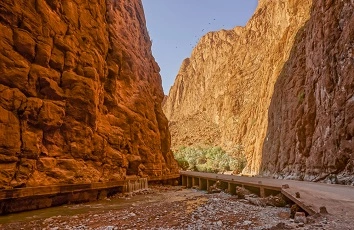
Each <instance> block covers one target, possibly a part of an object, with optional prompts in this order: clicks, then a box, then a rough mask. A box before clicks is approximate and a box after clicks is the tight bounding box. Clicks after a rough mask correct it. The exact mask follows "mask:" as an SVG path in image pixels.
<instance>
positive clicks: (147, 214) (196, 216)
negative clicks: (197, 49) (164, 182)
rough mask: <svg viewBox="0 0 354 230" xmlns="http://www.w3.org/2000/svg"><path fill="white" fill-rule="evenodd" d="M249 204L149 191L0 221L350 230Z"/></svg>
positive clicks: (102, 227)
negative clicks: (292, 216) (291, 216)
mask: <svg viewBox="0 0 354 230" xmlns="http://www.w3.org/2000/svg"><path fill="white" fill-rule="evenodd" d="M254 199H255V198H253V199H247V197H246V199H237V196H231V195H229V194H226V193H223V192H220V193H214V194H207V193H206V192H204V191H198V190H195V189H184V188H182V187H162V186H152V187H150V189H148V190H144V191H140V192H138V193H135V194H125V195H118V196H116V197H111V198H109V199H105V200H102V201H98V202H94V203H89V204H79V205H67V206H63V207H57V208H49V209H44V210H38V211H35V212H28V213H22V214H13V215H10V216H5V217H1V218H0V229H39V230H60V229H67V230H79V229H81V230H88V229H99V230H116V229H117V230H118V229H124V230H127V229H255V230H257V229H259V230H261V229H264V230H278V229H279V230H280V229H311V230H312V229H351V226H350V224H348V223H340V222H338V221H337V220H336V219H335V218H333V217H331V216H328V215H327V216H326V215H323V216H317V217H307V218H303V219H304V220H301V218H300V219H295V220H294V219H291V218H290V207H284V208H278V207H270V206H266V207H263V206H259V205H255V204H254V203H255V202H254ZM252 203H253V204H252ZM299 220H300V221H299ZM303 222H305V223H303Z"/></svg>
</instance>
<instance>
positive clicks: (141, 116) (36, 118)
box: [0, 0, 177, 188]
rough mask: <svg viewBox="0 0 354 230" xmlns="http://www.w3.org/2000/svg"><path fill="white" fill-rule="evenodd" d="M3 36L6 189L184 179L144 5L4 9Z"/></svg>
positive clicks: (100, 2) (0, 95)
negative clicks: (175, 153) (135, 177)
mask: <svg viewBox="0 0 354 230" xmlns="http://www.w3.org/2000/svg"><path fill="white" fill-rule="evenodd" d="M0 31H1V33H0V48H1V49H0V169H1V170H0V187H3V188H9V187H22V186H39V185H52V184H64V183H90V182H98V181H114V180H120V179H124V178H125V177H126V176H127V175H139V176H150V177H157V178H159V177H163V176H169V175H172V174H174V173H176V172H177V164H176V162H175V160H174V159H173V155H172V153H171V150H170V134H169V131H168V123H167V119H166V118H165V116H164V114H163V112H162V109H161V102H162V100H163V97H164V95H163V91H162V87H161V78H160V75H159V67H158V65H157V63H156V62H155V60H154V58H153V56H152V53H151V41H150V38H149V35H148V32H147V29H146V25H145V16H144V12H143V8H142V3H141V1H140V0H133V1H131V0H130V1H128V0H122V1H114V0H90V1H83V0H73V1H56V0H54V1H52V0H50V1H49V0H36V1H34V0H18V1H17V0H16V1H13V0H2V1H1V2H0Z"/></svg>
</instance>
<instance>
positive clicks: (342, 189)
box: [181, 171, 354, 221]
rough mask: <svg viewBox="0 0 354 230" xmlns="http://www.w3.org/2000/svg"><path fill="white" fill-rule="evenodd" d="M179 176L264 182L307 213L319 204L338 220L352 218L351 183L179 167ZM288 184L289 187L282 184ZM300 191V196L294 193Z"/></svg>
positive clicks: (353, 192) (257, 184)
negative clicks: (246, 174)
mask: <svg viewBox="0 0 354 230" xmlns="http://www.w3.org/2000/svg"><path fill="white" fill-rule="evenodd" d="M181 175H182V176H188V177H198V178H205V179H212V180H220V181H229V182H231V181H232V182H234V183H239V184H246V185H253V186H255V187H260V186H266V187H274V188H278V189H279V190H281V192H282V193H283V194H284V195H286V196H287V197H289V198H291V199H292V200H293V201H295V203H297V204H301V205H300V206H304V207H305V209H307V210H306V211H307V212H309V213H310V214H314V213H319V212H320V207H323V206H324V207H326V209H327V211H328V213H329V214H330V215H333V216H335V217H336V218H337V219H339V220H346V221H348V220H351V221H354V186H345V185H332V184H324V183H315V182H308V181H294V180H278V179H272V178H265V177H246V176H234V175H224V174H214V173H200V172H191V171H182V172H181ZM285 184H288V185H289V188H282V185H285ZM297 192H298V193H300V198H297V197H296V193H297Z"/></svg>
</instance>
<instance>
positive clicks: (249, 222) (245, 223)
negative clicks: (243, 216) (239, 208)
mask: <svg viewBox="0 0 354 230" xmlns="http://www.w3.org/2000/svg"><path fill="white" fill-rule="evenodd" d="M251 224H252V221H249V220H245V221H243V225H251Z"/></svg>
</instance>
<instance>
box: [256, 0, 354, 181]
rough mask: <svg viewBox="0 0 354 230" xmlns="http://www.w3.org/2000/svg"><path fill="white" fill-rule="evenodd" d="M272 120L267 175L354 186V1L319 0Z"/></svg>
mask: <svg viewBox="0 0 354 230" xmlns="http://www.w3.org/2000/svg"><path fill="white" fill-rule="evenodd" d="M268 122H269V124H268V131H267V135H266V139H265V142H264V148H263V161H262V173H263V174H266V175H274V176H276V177H278V178H292V179H299V180H311V181H319V180H326V181H328V182H331V183H344V184H354V177H353V175H354V153H353V150H354V142H353V136H354V1H352V0H344V1H334V0H330V1H322V0H314V3H313V10H312V13H311V18H310V20H309V21H308V22H307V23H306V25H305V26H304V27H303V28H302V29H301V31H300V32H299V33H298V34H297V38H296V41H295V44H294V47H293V50H292V52H291V55H290V58H289V60H288V62H287V63H286V65H285V66H284V68H283V70H282V72H281V74H280V76H279V78H278V80H277V82H276V84H275V89H274V94H273V97H272V102H271V105H270V108H269V121H268Z"/></svg>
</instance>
